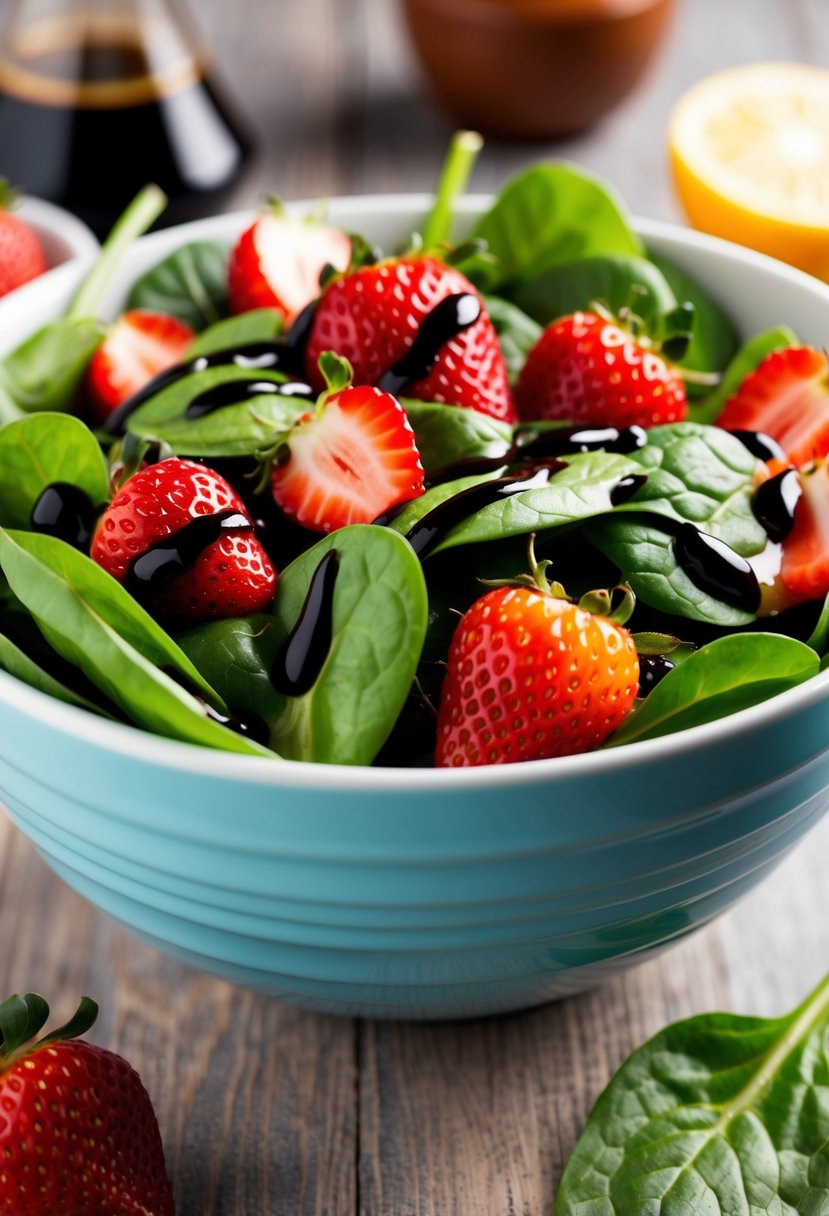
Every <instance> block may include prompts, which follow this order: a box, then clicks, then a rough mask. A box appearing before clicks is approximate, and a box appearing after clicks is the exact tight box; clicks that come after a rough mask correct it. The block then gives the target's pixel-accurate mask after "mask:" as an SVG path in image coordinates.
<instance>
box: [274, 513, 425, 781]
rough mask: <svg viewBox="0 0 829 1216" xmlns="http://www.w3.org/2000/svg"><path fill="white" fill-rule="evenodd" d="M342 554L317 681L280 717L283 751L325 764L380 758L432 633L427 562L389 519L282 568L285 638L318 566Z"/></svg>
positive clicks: (351, 530)
mask: <svg viewBox="0 0 829 1216" xmlns="http://www.w3.org/2000/svg"><path fill="white" fill-rule="evenodd" d="M331 549H336V551H337V554H338V557H339V571H338V574H337V580H336V584H335V587H334V601H333V634H332V641H331V647H330V650H329V653H328V657H327V659H326V660H325V663H324V665H323V668H322V671H321V673H320V675H319V677H318V678H317V680H316V682H315V683H314V685H313V687H312V688H311V690H310V691H309V692H307V693H305V694H304V695H303V696H299V697H288V698H286V702H285V708H284V711H283V712H282V714H280V716H279V717H278V718H276V719H275V720H274V721H272V722H271V742H272V744H273V746H274V748H275V750H277V751H278V752H279V754H280V755H282V756H286V757H287V758H289V759H292V760H313V761H316V762H318V763H323V764H370V763H371V762H372V760H373V759H374V757H375V756H376V755H377V753H378V751H379V750H380V748H381V747H382V745H383V743H384V742H385V740H386V738H387V737H388V735H389V732H390V731H391V729H392V727H393V726H394V723H395V721H396V719H397V716H398V714H399V713H400V710H401V709H402V707H403V704H404V702H405V700H406V697H407V696H408V693H409V690H410V688H411V685H412V680H413V679H414V675H415V671H416V670H417V664H418V661H419V659H420V653H421V650H422V647H423V639H424V637H425V634H426V622H427V614H428V602H427V596H426V585H425V582H424V579H423V571H422V570H421V567H420V563H419V562H418V560H417V558H416V557H415V555H414V553H413V552H412V550H411V549H410V547H409V545H408V544H406V542H405V541H404V540H403V539H402V538H401V537H399V536H397V535H395V533H394V532H392V531H390V530H388V529H386V528H376V527H372V526H371V525H366V524H357V525H352V526H351V527H347V528H342V529H340V530H339V531H338V532H336V533H334V534H332V535H331V536H326V537H325V539H324V540H321V541H319V543H318V544H316V545H314V547H313V548H312V549H308V550H306V551H305V553H303V554H301V555H300V557H298V558H297V559H296V560H295V561H294V562H292V563H291V565H290V566H288V567H287V569H286V570H283V571H282V573H281V574H280V576H279V583H278V585H277V591H276V602H275V605H274V613H275V619H276V625H277V630H278V638H277V642H278V644H281V643H282V642H283V641H284V640H285V639H286V638H287V637H288V635H289V633H290V631H291V630H292V629H293V627H294V625H295V623H296V621H297V618H298V617H299V614H300V611H301V609H302V605H303V603H304V601H305V596H306V594H307V591H308V587H309V584H310V582H311V579H312V577H313V574H314V571H315V570H316V568H317V566H318V565H319V563H320V561H321V560H322V558H323V557H324V556H325V554H326V553H328V552H329V551H330V550H331Z"/></svg>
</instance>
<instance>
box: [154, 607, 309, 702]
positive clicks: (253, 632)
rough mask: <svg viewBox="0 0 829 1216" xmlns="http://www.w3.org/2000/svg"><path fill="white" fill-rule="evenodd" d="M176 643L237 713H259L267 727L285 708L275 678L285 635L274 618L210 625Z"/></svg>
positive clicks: (182, 636)
mask: <svg viewBox="0 0 829 1216" xmlns="http://www.w3.org/2000/svg"><path fill="white" fill-rule="evenodd" d="M176 641H177V642H178V644H179V646H181V648H182V650H183V651H184V653H185V654H186V655H187V656H188V658H189V659H190V660H191V661H192V662H193V663H194V664H195V666H196V667H198V669H199V671H200V672H201V674H202V675H203V676H204V678H205V679H206V680H207V681H208V683H209V684H210V686H211V687H212V688H215V689H216V692H217V693H218V694H219V696H220V697H221V698H222V700H223V701H224V703H225V705H227V707H228V709H229V710H230V712H231V713H232V714H239V713H241V714H244V713H255V714H258V715H259V717H260V718H264V719H265V721H266V722H269V721H271V720H272V719H274V718H276V717H278V715H279V714H281V713H282V711H283V710H284V708H285V697H284V696H283V695H282V694H281V693H278V692H277V691H276V689H275V688H274V686H273V684H272V683H271V679H270V671H271V667H272V666H273V661H274V658H275V657H276V652H277V650H278V649H279V646H280V644H281V634H280V632H279V631H278V629H277V627H276V622H275V621H274V619H273V617H272V616H264V615H260V616H249V617H237V618H235V619H233V620H227V621H211V622H210V623H209V624H207V625H200V626H199V627H198V628H196V629H190V630H188V631H187V632H186V633H182V634H179V636H178V637H177V639H176Z"/></svg>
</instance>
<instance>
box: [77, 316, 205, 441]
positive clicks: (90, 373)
mask: <svg viewBox="0 0 829 1216" xmlns="http://www.w3.org/2000/svg"><path fill="white" fill-rule="evenodd" d="M193 337H194V334H193V331H192V329H191V328H190V326H189V325H185V324H184V322H183V321H179V320H178V318H177V317H172V316H170V315H169V314H168V313H165V312H151V311H149V310H148V309H143V308H136V309H133V310H132V311H131V312H125V313H124V314H123V315H122V316H120V317H119V318H118V320H117V321H116V322H115V324H114V325H113V327H112V329H111V330H110V331H109V333H108V334H107V336H106V337H105V338H104V340H103V342H102V343H101V345H100V346H99V347H98V349H97V350H96V352H95V354H94V355H93V356H92V358H91V360H90V362H89V367H88V368H87V369H86V396H87V401H88V404H89V411H90V413H91V414H92V416H93V418H94V419H95V421H96V422H99V423H102V422H105V421H106V419H107V418H108V417H109V415H110V414H111V413H112V411H113V410H114V409H115V408H116V407H117V406H119V405H121V403H122V402H124V401H126V400H127V398H128V397H131V396H132V395H133V393H137V392H138V390H139V389H141V388H143V387H144V385H145V384H146V383H147V382H148V381H149V380H152V378H153V376H157V375H158V373H159V372H163V371H164V370H165V369H166V368H168V367H172V366H173V364H174V363H179V362H180V361H181V360H182V359H183V358H184V356H185V354H186V352H187V348H188V347H189V345H190V343H191V342H192V341H193Z"/></svg>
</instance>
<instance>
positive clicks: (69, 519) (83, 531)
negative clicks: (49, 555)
mask: <svg viewBox="0 0 829 1216" xmlns="http://www.w3.org/2000/svg"><path fill="white" fill-rule="evenodd" d="M97 515H98V508H97V507H96V506H95V504H94V503H93V501H92V499H91V498H90V497H89V495H88V494H87V493H86V492H85V491H84V490H82V489H81V488H80V486H73V485H70V484H69V483H68V482H65V481H53V482H52V483H51V485H48V486H46V488H45V489H44V490H43V491H42V493H41V495H40V497H39V498H38V500H37V502H36V503H35V505H34V506H33V507H32V513H31V516H30V521H31V525H32V531H34V532H41V533H43V534H44V535H46V536H56V537H57V539H58V540H63V541H66V543H67V544H68V545H72V546H73V547H74V548H75V549H81V550H82V551H83V552H89V542H90V540H91V539H92V533H93V532H94V530H95V521H96V519H97Z"/></svg>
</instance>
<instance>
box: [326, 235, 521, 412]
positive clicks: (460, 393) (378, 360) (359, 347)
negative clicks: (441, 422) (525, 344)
mask: <svg viewBox="0 0 829 1216" xmlns="http://www.w3.org/2000/svg"><path fill="white" fill-rule="evenodd" d="M451 296H471V297H472V298H473V302H475V301H477V306H476V308H475V310H474V319H473V320H472V323H471V324H464V325H463V327H462V328H459V329H457V328H456V331H455V332H452V327H451V326H450V328H449V331H448V332H447V336H446V340H445V341H444V342H442V343H438V344H437V346H436V349H435V350H434V358H432V359H427V360H426V363H427V364H428V366H427V367H425V368H422V369H421V370H420V372H419V373H416V374H415V377H414V378H412V380H411V381H410V382H407V383H406V386H405V390H402V389H398V390H397V391H399V392H401V395H405V396H407V397H412V398H415V399H417V400H420V401H439V402H443V403H444V404H446V405H459V406H464V407H466V408H467V409H473V410H478V411H479V412H480V413H482V414H489V415H490V416H491V417H493V418H499V419H501V420H502V421H504V422H513V421H515V407H514V404H513V400H512V393H511V391H510V387H509V382H508V378H507V369H506V366H505V364H504V357H503V354H502V353H501V347H500V344H499V342H498V335H497V334H496V332H495V329H494V327H493V325H492V322H491V321H490V319H489V317H488V316H487V313H486V310H485V308H484V307H483V303H482V301H481V297H480V295H479V294H478V292H477V291H476V289H475V288H474V287H473V285H472V284H471V283H470V282H469V280H468V279H467V278H465V277H464V275H462V274H461V273H460V271H459V270H456V269H455V268H454V267H452V266H447V265H445V264H444V263H443V262H441V261H439V260H438V259H437V258H435V257H431V256H411V257H401V258H392V259H389V260H388V261H384V262H380V263H379V264H377V265H375V266H364V267H362V268H361V269H360V270H357V271H355V272H354V273H352V274H346V275H345V276H344V277H343V278H339V279H335V280H334V281H333V282H331V283H329V285H328V287H327V288H326V289H325V291H324V293H323V295H322V298H321V300H320V303H319V306H318V307H317V311H316V314H315V316H314V320H313V324H312V326H311V332H310V335H309V339H308V345H307V348H306V372H307V375H308V377H309V378H310V380H311V383H312V384H314V386H315V387H316V388H321V387H322V383H321V378H320V375H319V372H318V370H317V363H318V360H319V357H320V355H321V354H322V353H323V351H326V350H333V351H336V352H337V354H338V355H341V356H342V357H343V358H344V359H348V361H349V362H350V363H351V365H352V366H353V368H354V378H355V380H356V381H357V383H358V384H375V385H376V384H380V385H381V387H383V385H382V379H383V376H384V375H385V374H386V373H389V372H390V371H391V370H392V369H393V368H394V367H395V365H396V364H398V363H400V362H401V360H404V359H405V357H406V355H407V354H408V353H409V352H410V351H411V348H412V346H413V345H414V343H415V340H416V337H417V334H418V331H419V330H420V328H421V327H422V326H423V324H424V322H425V321H426V320H427V318H428V317H429V315H430V314H431V313H432V312H433V310H434V309H435V308H436V307H437V306H438V305H440V304H441V302H442V301H445V300H447V299H448V298H449V297H451Z"/></svg>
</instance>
